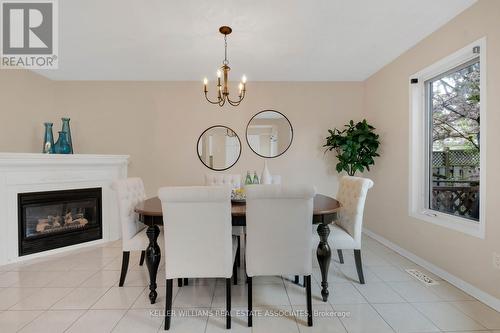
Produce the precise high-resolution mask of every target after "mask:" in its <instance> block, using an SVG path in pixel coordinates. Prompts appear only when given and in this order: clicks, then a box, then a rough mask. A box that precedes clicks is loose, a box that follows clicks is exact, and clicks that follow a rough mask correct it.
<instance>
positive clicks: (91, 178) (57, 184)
mask: <svg viewBox="0 0 500 333" xmlns="http://www.w3.org/2000/svg"><path fill="white" fill-rule="evenodd" d="M128 158H129V156H127V155H85V154H74V155H55V154H54V155H47V154H28V153H0V230H1V232H0V265H4V264H8V263H12V262H16V261H19V260H21V257H20V256H19V254H18V244H17V241H18V211H17V209H18V206H17V196H18V194H19V193H29V192H43V191H57V190H70V189H82V188H95V187H100V188H102V227H103V232H102V240H100V241H95V242H91V243H92V244H95V243H96V242H104V241H110V240H116V239H119V238H120V235H121V232H120V225H119V220H118V214H117V204H116V200H115V197H114V194H113V191H112V190H111V183H112V182H113V181H114V180H116V179H122V178H125V177H127V166H128ZM91 243H84V244H81V245H74V246H69V247H65V248H60V249H57V250H51V251H46V252H42V253H37V254H33V255H28V256H24V257H22V259H27V258H33V257H39V256H43V255H47V254H50V253H55V252H62V251H66V250H68V249H75V248H77V247H80V246H88V245H89V244H91Z"/></svg>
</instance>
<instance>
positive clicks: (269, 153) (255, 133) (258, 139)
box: [246, 110, 293, 158]
mask: <svg viewBox="0 0 500 333" xmlns="http://www.w3.org/2000/svg"><path fill="white" fill-rule="evenodd" d="M246 138H247V143H248V146H249V147H250V149H252V151H253V152H254V153H256V154H257V155H259V156H260V157H265V158H274V157H278V156H280V155H283V154H284V153H285V152H286V151H287V150H288V148H290V146H291V145H292V141H293V127H292V124H291V123H290V121H289V120H288V118H287V117H286V116H285V115H284V114H283V113H281V112H278V111H275V110H264V111H260V112H259V113H257V114H256V115H254V116H253V117H252V119H250V121H249V122H248V125H247V131H246Z"/></svg>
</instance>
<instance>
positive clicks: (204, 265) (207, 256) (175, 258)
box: [158, 186, 238, 330]
mask: <svg viewBox="0 0 500 333" xmlns="http://www.w3.org/2000/svg"><path fill="white" fill-rule="evenodd" d="M158 196H159V197H160V200H161V206H162V211H163V219H164V220H165V221H167V227H166V229H165V232H164V235H165V276H166V302H165V316H166V318H165V330H168V329H169V328H170V321H171V316H172V280H173V279H176V278H183V277H190V278H225V279H226V328H228V329H229V328H231V277H232V276H234V278H235V279H236V278H237V277H236V272H237V271H236V264H235V256H236V253H237V251H238V248H237V247H238V243H237V240H236V238H235V237H233V236H232V235H231V188H230V187H229V186H190V187H163V188H160V189H159V191H158Z"/></svg>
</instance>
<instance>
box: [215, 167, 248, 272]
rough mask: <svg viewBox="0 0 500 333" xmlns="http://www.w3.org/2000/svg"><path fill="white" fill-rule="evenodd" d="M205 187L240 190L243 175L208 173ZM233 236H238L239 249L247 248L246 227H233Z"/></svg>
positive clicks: (239, 260) (239, 262)
mask: <svg viewBox="0 0 500 333" xmlns="http://www.w3.org/2000/svg"><path fill="white" fill-rule="evenodd" d="M205 185H206V186H222V185H227V186H231V189H233V190H234V189H238V188H240V187H241V175H239V174H227V173H223V174H217V173H207V174H205ZM232 233H233V236H236V237H237V239H238V249H242V248H244V247H245V244H244V240H245V227H242V226H233V227H232ZM239 257H240V253H238V256H237V258H238V261H237V263H238V266H241V258H239Z"/></svg>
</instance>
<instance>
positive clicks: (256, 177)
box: [252, 171, 260, 184]
mask: <svg viewBox="0 0 500 333" xmlns="http://www.w3.org/2000/svg"><path fill="white" fill-rule="evenodd" d="M252 184H260V183H259V176H257V171H254V172H253V182H252Z"/></svg>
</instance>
